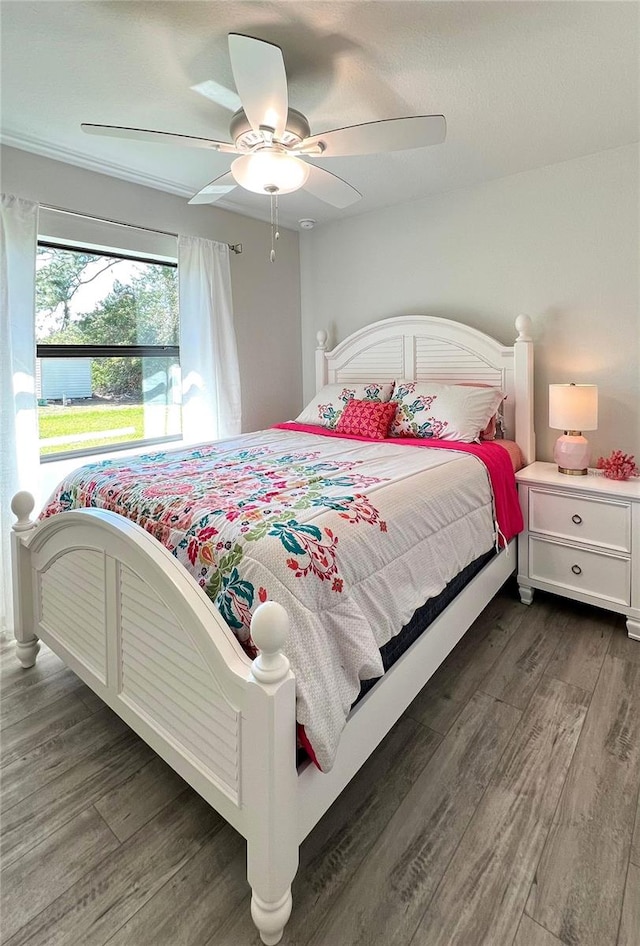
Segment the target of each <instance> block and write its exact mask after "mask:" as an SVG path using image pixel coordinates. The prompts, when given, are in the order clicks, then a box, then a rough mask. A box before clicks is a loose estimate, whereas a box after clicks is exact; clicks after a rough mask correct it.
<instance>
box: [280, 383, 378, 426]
mask: <svg viewBox="0 0 640 946" xmlns="http://www.w3.org/2000/svg"><path fill="white" fill-rule="evenodd" d="M394 384H395V381H389V382H386V383H384V384H378V383H377V382H374V381H372V382H370V383H368V384H325V386H324V387H323V388H321V389H320V391H319V392H318V393H317V394H316V396H315V397H314V399H313V400H312V401H310V402H309V403H308V404H307V406H306V407H305V408H304V410H303V411H302V413H301V414H300V415H299V416H298V417H296V421H297V423H298V424H319V425H320V426H321V427H328V428H329V429H330V430H335V427H336V424H337V423H338V421H339V420H340V415H341V414H342V411H343V410H344V408H345V405H346V404H347V402H348V401H350V400H352V399H353V398H356V399H357V400H361V401H376V402H378V403H380V402H386V401H388V400H389V398H390V397H391V395H392V394H393V386H394Z"/></svg>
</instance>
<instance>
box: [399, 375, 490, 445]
mask: <svg viewBox="0 0 640 946" xmlns="http://www.w3.org/2000/svg"><path fill="white" fill-rule="evenodd" d="M504 396H505V395H504V392H503V391H501V390H500V389H499V388H484V387H467V386H465V385H458V384H438V383H437V382H434V381H433V382H432V381H400V382H399V383H398V384H397V385H396V389H395V392H394V395H393V398H392V402H393V401H395V402H397V404H398V411H397V414H396V416H395V420H394V421H393V423H392V425H391V430H390V432H389V435H390V436H391V437H436V438H438V439H439V440H458V441H461V442H462V443H472V442H473V441H474V440H478V437H479V435H480V431H481V430H484V429H485V428H486V427H487V425H488V424H489V421H490V420H491V418H492V417H493V415H494V414H495V412H496V410H497V409H498V407H499V405H500V403H501V402H502V401H503V400H504Z"/></svg>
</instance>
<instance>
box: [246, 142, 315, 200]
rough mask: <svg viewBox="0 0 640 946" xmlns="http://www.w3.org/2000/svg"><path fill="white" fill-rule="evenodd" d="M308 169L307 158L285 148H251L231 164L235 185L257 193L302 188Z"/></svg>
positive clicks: (287, 192) (286, 191)
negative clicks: (303, 158) (251, 151)
mask: <svg viewBox="0 0 640 946" xmlns="http://www.w3.org/2000/svg"><path fill="white" fill-rule="evenodd" d="M309 171H310V168H309V165H308V164H307V163H306V161H303V160H302V159H301V158H296V157H294V155H292V154H286V152H284V151H254V152H253V153H252V154H243V155H241V157H239V158H236V159H235V161H234V162H233V163H232V165H231V173H232V174H233V177H234V178H235V180H236V181H237V182H238V184H240V186H241V187H245V188H246V189H247V190H249V191H253V192H254V193H256V194H270V193H272V192H273V193H277V194H291V193H292V192H293V191H297V190H299V189H300V188H301V187H304V185H305V184H306V182H307V178H308V177H309Z"/></svg>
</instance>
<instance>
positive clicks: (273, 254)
mask: <svg viewBox="0 0 640 946" xmlns="http://www.w3.org/2000/svg"><path fill="white" fill-rule="evenodd" d="M269 203H270V204H271V252H270V253H269V259H270V260H271V262H272V263H275V261H276V251H275V249H274V246H273V239H274V227H273V191H272V192H271V193H270V194H269Z"/></svg>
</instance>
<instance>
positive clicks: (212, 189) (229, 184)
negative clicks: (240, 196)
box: [189, 171, 237, 204]
mask: <svg viewBox="0 0 640 946" xmlns="http://www.w3.org/2000/svg"><path fill="white" fill-rule="evenodd" d="M236 187H237V184H236V182H235V181H234V179H233V176H232V174H231V171H227V173H226V174H221V175H220V177H215V178H214V179H213V180H212V181H210V182H209V183H208V184H207V185H206V187H203V188H202V190H200V191H198V193H197V194H194V195H193V197H192V198H191V200H190V201H189V203H190V204H215V202H216V200H220V198H221V197H225V196H226V195H227V194H229V193H230V192H231V191H232V190H235V189H236Z"/></svg>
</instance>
